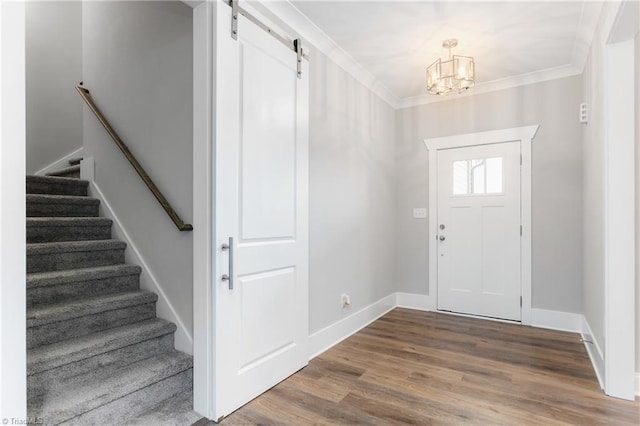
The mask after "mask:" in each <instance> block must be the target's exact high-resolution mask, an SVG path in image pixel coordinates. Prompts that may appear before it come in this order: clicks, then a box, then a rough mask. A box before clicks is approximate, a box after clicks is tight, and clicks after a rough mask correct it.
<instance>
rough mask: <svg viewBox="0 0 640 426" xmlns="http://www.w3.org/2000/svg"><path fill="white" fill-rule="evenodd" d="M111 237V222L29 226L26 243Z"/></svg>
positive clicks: (106, 238) (107, 238) (105, 238)
mask: <svg viewBox="0 0 640 426" xmlns="http://www.w3.org/2000/svg"><path fill="white" fill-rule="evenodd" d="M109 239H111V224H106V225H94V226H30V225H29V224H27V244H30V243H58V242H63V241H89V240H109Z"/></svg>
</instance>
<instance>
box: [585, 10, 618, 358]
mask: <svg viewBox="0 0 640 426" xmlns="http://www.w3.org/2000/svg"><path fill="white" fill-rule="evenodd" d="M614 9H615V5H613V4H605V5H604V6H603V8H602V14H601V16H600V22H599V24H598V28H597V30H596V33H595V35H594V39H593V42H592V43H591V49H590V51H589V57H588V58H587V62H586V64H585V68H584V73H583V98H584V101H585V102H587V104H588V105H589V124H587V125H586V126H585V128H584V132H583V144H584V150H583V178H584V188H583V196H584V203H583V207H584V230H583V239H584V247H583V253H584V269H583V275H584V285H583V297H584V306H583V314H584V316H585V319H586V320H587V322H588V323H589V326H590V327H591V331H592V332H593V336H592V337H593V339H595V341H596V342H597V343H598V345H599V347H600V349H601V350H602V351H604V350H605V349H604V343H605V342H604V338H605V336H604V333H605V331H604V316H605V310H604V295H605V291H604V236H605V228H604V207H605V199H604V179H605V176H604V172H605V170H604V154H605V145H604V142H605V135H604V107H605V106H604V102H605V99H604V87H603V86H604V42H603V41H602V39H604V37H603V35H602V32H603V26H604V23H605V22H606V18H607V16H608V14H609V13H612V12H613V10H614Z"/></svg>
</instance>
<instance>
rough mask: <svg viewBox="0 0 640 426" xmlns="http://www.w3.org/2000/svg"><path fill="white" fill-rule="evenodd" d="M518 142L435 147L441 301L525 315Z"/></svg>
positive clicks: (455, 307) (460, 308) (451, 306)
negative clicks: (522, 308) (522, 311)
mask: <svg viewBox="0 0 640 426" xmlns="http://www.w3.org/2000/svg"><path fill="white" fill-rule="evenodd" d="M520 225H521V221H520V142H519V141H518V142H508V143H497V144H492V145H483V146H472V147H467V148H455V149H445V150H440V151H438V235H437V238H438V241H437V246H438V265H437V266H438V309H440V310H446V311H452V312H460V313H465V314H472V315H481V316H487V317H494V318H502V319H508V320H515V321H520V320H521V309H520V308H521V305H520V296H521V281H520V274H521V271H520V267H521V253H520V238H521V228H520Z"/></svg>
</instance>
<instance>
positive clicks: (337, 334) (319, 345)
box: [309, 293, 396, 359]
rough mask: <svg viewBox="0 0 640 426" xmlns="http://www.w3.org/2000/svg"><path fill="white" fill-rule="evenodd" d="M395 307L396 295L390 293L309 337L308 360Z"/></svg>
mask: <svg viewBox="0 0 640 426" xmlns="http://www.w3.org/2000/svg"><path fill="white" fill-rule="evenodd" d="M395 307H396V294H395V293H392V294H390V295H388V296H386V297H383V298H382V299H380V300H378V301H377V302H375V303H372V304H371V305H369V306H367V307H366V308H363V309H361V310H359V311H358V312H355V313H353V314H351V315H349V316H348V317H346V318H343V319H341V320H340V321H338V322H335V323H333V324H331V325H329V326H327V327H325V328H323V329H322V330H319V331H316V332H315V333H313V334H312V335H310V336H309V354H310V356H309V359H312V358H315V357H316V356H318V355H320V354H321V353H323V352H324V351H326V350H327V349H329V348H331V347H332V346H334V345H337V344H338V343H340V342H341V341H343V340H344V339H346V338H347V337H349V336H351V335H352V334H355V333H356V332H358V331H359V330H361V329H363V328H364V327H366V326H367V325H369V324H371V323H372V322H373V321H375V320H377V319H378V318H380V317H381V316H383V315H384V314H386V313H387V312H389V311H390V310H392V309H394V308H395Z"/></svg>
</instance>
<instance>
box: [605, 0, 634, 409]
mask: <svg viewBox="0 0 640 426" xmlns="http://www.w3.org/2000/svg"><path fill="white" fill-rule="evenodd" d="M623 12H624V7H622V8H620V10H619V13H621V14H624V13H623ZM620 16H622V15H620V14H619V15H618V17H620ZM620 22H621V21H620V19H616V24H618V23H620ZM617 28H618V26H617V25H615V24H614V27H613V31H615V30H616V29H617ZM634 48H635V45H634V40H633V38H631V39H629V40H626V41H621V42H618V43H615V44H607V45H606V46H605V55H604V56H605V73H604V75H605V78H604V87H605V90H604V93H605V108H604V111H605V113H604V123H605V156H604V157H605V158H604V199H605V204H604V210H605V211H604V219H605V230H604V254H605V259H604V271H605V273H604V276H605V285H604V312H605V321H604V331H605V333H604V335H605V343H604V346H605V347H604V351H605V352H604V353H605V393H606V394H607V395H610V396H614V397H617V398H622V399H628V400H634V398H635V383H634V374H635V355H634V354H635V350H636V346H635V326H636V324H635V233H634V232H633V230H634V229H635V99H634V94H635V90H637V82H635V75H634V74H635V65H634V56H635V55H634Z"/></svg>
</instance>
